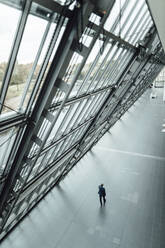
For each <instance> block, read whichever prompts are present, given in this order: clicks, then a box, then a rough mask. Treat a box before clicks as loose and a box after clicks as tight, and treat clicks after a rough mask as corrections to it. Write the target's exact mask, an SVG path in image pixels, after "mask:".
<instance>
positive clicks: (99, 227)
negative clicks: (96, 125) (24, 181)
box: [0, 90, 165, 248]
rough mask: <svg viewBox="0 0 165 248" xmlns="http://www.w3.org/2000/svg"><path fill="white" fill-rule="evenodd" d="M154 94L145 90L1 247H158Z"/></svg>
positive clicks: (163, 189) (161, 116)
mask: <svg viewBox="0 0 165 248" xmlns="http://www.w3.org/2000/svg"><path fill="white" fill-rule="evenodd" d="M157 94H158V95H157V98H156V99H151V98H150V92H147V93H145V94H144V95H143V96H142V97H141V98H140V99H139V100H138V102H136V104H134V106H133V107H132V108H131V109H130V110H129V111H128V112H127V113H126V114H125V116H124V117H123V118H122V119H121V120H120V121H119V122H118V123H117V124H116V125H115V126H114V127H113V128H112V129H111V131H110V132H108V133H107V134H106V135H104V137H103V138H102V140H101V141H100V142H99V143H98V144H97V145H96V146H95V147H94V148H93V149H92V150H91V151H90V152H89V153H88V154H87V155H86V156H85V157H84V158H83V159H82V160H81V161H80V162H79V163H78V165H77V166H76V167H74V169H73V170H72V171H71V172H70V173H69V175H68V176H67V177H66V178H65V179H64V180H63V181H62V182H61V183H60V185H59V186H58V187H55V188H54V189H53V190H52V191H51V192H50V193H49V194H48V195H47V196H46V197H45V199H44V200H42V201H41V202H40V203H39V204H38V206H37V207H36V208H35V209H34V210H32V211H31V213H30V214H29V215H28V216H27V217H26V218H24V220H23V221H22V222H21V223H20V224H19V225H18V226H17V227H16V228H15V229H14V230H13V231H12V232H11V233H10V235H9V236H8V237H7V238H6V239H5V240H4V241H3V242H2V243H1V246H0V247H1V248H36V247H39V248H97V247H99V248H100V247H102V248H119V247H120V248H164V247H165V235H164V230H165V133H163V132H161V130H162V124H163V123H165V104H164V103H163V101H162V92H161V90H158V92H157ZM100 183H104V185H105V187H106V191H107V203H106V206H105V207H102V208H101V207H100V204H99V199H98V194H97V193H98V185H99V184H100Z"/></svg>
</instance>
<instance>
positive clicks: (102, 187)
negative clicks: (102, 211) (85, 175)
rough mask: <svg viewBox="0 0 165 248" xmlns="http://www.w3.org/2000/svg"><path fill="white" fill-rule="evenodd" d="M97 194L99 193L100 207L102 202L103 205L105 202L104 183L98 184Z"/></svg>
mask: <svg viewBox="0 0 165 248" xmlns="http://www.w3.org/2000/svg"><path fill="white" fill-rule="evenodd" d="M98 194H99V198H100V204H101V207H102V205H103V203H104V205H105V203H106V198H105V196H106V192H105V188H104V184H101V185H99V192H98ZM102 200H103V201H102Z"/></svg>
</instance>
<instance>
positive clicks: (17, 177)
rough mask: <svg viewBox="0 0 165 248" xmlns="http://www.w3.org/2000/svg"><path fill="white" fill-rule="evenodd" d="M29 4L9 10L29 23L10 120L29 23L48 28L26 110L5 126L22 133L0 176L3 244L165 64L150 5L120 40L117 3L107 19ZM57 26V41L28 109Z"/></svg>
mask: <svg viewBox="0 0 165 248" xmlns="http://www.w3.org/2000/svg"><path fill="white" fill-rule="evenodd" d="M0 2H2V3H5V4H6V1H0ZM17 2H18V3H17ZM22 2H23V3H24V4H22ZM22 2H20V1H16V2H14V1H9V2H8V3H7V4H9V5H10V6H12V7H14V8H18V9H20V10H21V11H22V12H21V13H22V16H21V19H20V22H19V25H18V29H17V33H16V36H15V40H14V41H13V48H12V51H11V54H10V57H9V61H8V66H7V68H6V71H5V75H4V78H3V83H2V88H1V111H2V117H3V105H4V103H5V99H6V94H7V92H8V89H9V86H10V83H11V82H10V79H11V76H12V73H13V70H14V66H15V63H16V59H17V55H18V52H19V49H20V44H21V42H22V35H23V33H24V30H25V27H26V22H27V18H28V16H29V15H30V13H32V14H33V15H36V16H37V17H38V18H43V19H44V20H46V21H47V26H46V29H45V32H44V34H43V37H42V40H41V43H40V47H39V48H38V52H37V55H36V58H35V61H34V63H33V66H32V69H31V71H30V72H29V76H28V78H27V82H26V85H25V88H24V92H23V95H22V99H21V101H20V104H19V108H18V109H17V110H16V111H15V112H16V113H14V114H11V115H7V116H4V117H3V118H2V121H1V122H0V131H1V132H3V131H6V132H9V130H10V129H11V128H13V129H14V130H16V131H15V136H14V138H13V143H12V145H11V150H10V153H8V157H7V159H6V162H5V166H4V168H3V170H2V172H1V174H0V185H1V189H0V202H1V205H0V214H1V217H0V228H1V234H0V238H1V239H2V238H4V237H5V235H6V234H7V233H8V232H9V231H10V230H11V229H12V228H13V227H14V226H15V225H16V224H17V223H19V221H20V220H21V219H22V218H23V217H24V216H25V215H26V214H27V213H28V212H29V211H30V210H31V209H32V208H33V207H34V206H35V205H36V204H37V203H38V202H39V201H40V200H41V199H42V198H43V197H44V196H45V194H46V193H47V192H49V191H50V190H51V189H52V187H54V186H55V185H56V184H57V183H58V182H59V181H60V180H62V178H63V177H64V176H65V175H66V174H67V173H68V172H69V171H70V170H71V169H72V167H73V166H75V164H76V163H77V162H78V161H79V160H80V159H81V158H82V157H83V156H84V154H85V153H86V152H88V151H89V150H90V149H91V148H92V147H93V146H94V145H95V144H96V143H97V142H98V140H99V139H100V138H101V137H102V136H103V135H104V134H105V132H107V131H108V130H109V129H110V128H111V127H112V126H113V125H114V124H115V123H116V122H117V121H118V120H119V119H120V118H121V116H122V115H123V114H124V113H125V112H126V111H127V110H128V109H129V108H130V107H131V106H132V105H133V104H134V103H135V101H136V100H137V99H138V98H139V97H140V96H141V95H142V94H143V93H144V92H145V91H146V90H147V89H148V87H149V85H150V84H151V83H152V82H153V81H154V80H155V78H156V76H157V75H158V74H159V72H160V71H161V69H162V68H163V66H164V64H165V62H164V61H165V57H164V52H163V49H162V46H161V44H160V41H159V38H158V35H157V33H156V29H155V27H154V24H153V22H152V19H151V17H150V14H149V11H148V9H147V5H146V3H145V2H143V4H141V6H139V9H138V10H137V11H136V12H135V13H134V18H132V23H129V18H130V16H131V15H132V13H133V11H135V6H134V7H132V9H130V12H128V14H127V17H126V18H125V20H124V21H123V23H122V25H121V27H120V28H121V29H120V32H119V34H117V30H118V24H119V17H116V19H115V20H114V22H113V24H112V25H111V27H110V29H109V30H107V22H108V18H110V13H111V12H113V11H114V8H115V1H112V3H113V4H112V5H111V6H109V9H108V10H106V13H104V14H103V13H100V12H99V11H97V10H96V8H95V6H94V5H93V4H92V3H91V2H90V1H84V3H83V1H71V2H70V4H68V5H67V6H65V5H64V6H62V5H60V4H59V3H58V1H56V2H53V4H51V3H52V2H51V1H42V0H35V1H30V0H27V1H22ZM16 3H17V4H16ZM34 3H35V4H38V8H34V7H35V5H34ZM129 4H130V0H125V1H124V4H123V5H122V8H121V13H125V11H126V13H127V7H128V6H129ZM136 5H137V6H138V1H137V3H136ZM71 6H72V8H71ZM41 10H42V11H41ZM52 24H55V28H54V31H53V34H52V38H51V39H50V42H49V46H48V48H47V52H46V54H45V57H44V59H43V61H42V64H41V67H40V70H39V73H38V76H37V79H36V83H35V86H34V88H33V90H32V92H31V95H30V98H29V101H28V104H27V106H26V108H25V109H23V108H22V105H23V104H24V101H25V99H26V96H27V92H28V89H29V87H30V85H31V81H32V78H33V74H34V71H35V69H36V66H37V63H38V61H39V57H40V55H41V52H42V50H43V47H44V44H45V40H46V37H47V35H48V33H49V31H50V27H51V25H52ZM141 25H143V28H145V29H144V30H145V31H144V30H141ZM125 27H127V29H126V30H125ZM138 27H140V28H139V29H138ZM61 30H63V33H62V34H61V33H60V32H61ZM136 30H139V31H138V32H137V33H135V31H136ZM52 54H53V58H52V59H51V56H52ZM13 129H12V130H13Z"/></svg>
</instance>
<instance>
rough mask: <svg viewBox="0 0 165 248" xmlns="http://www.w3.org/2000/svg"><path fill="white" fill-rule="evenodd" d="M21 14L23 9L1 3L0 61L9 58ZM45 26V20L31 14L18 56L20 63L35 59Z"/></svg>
mask: <svg viewBox="0 0 165 248" xmlns="http://www.w3.org/2000/svg"><path fill="white" fill-rule="evenodd" d="M20 15H21V11H19V10H17V9H14V8H11V7H8V6H5V5H3V4H0V23H1V25H0V62H4V61H7V60H8V57H9V55H10V51H11V46H12V41H13V40H14V36H15V32H16V29H17V26H18V22H19V20H20ZM45 28H46V21H45V20H42V19H40V18H37V17H35V16H32V15H29V17H28V20H27V25H26V29H25V32H24V35H23V39H22V43H21V47H20V51H19V54H18V58H17V59H18V62H19V63H25V64H26V63H30V62H32V61H33V60H34V57H35V55H36V52H37V49H36V48H38V47H39V44H40V41H41V38H42V35H43V33H44V30H45ZM29 51H30V52H29Z"/></svg>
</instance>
